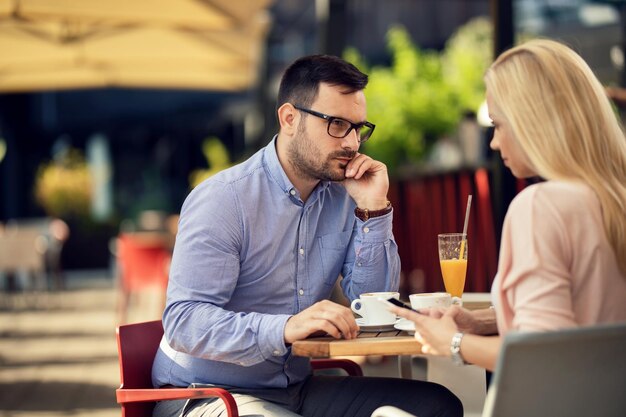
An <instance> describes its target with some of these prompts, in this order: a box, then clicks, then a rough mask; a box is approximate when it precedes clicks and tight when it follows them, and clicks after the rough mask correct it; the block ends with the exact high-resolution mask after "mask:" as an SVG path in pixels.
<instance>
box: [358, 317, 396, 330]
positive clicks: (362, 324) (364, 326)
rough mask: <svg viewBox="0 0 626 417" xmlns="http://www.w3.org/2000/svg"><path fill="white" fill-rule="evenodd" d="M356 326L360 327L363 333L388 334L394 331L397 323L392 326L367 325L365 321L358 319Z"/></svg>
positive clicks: (391, 324)
mask: <svg viewBox="0 0 626 417" xmlns="http://www.w3.org/2000/svg"><path fill="white" fill-rule="evenodd" d="M356 324H357V325H358V326H359V328H360V329H361V331H362V332H388V331H391V330H393V329H394V327H395V325H396V323H390V324H367V323H365V319H363V318H357V319H356Z"/></svg>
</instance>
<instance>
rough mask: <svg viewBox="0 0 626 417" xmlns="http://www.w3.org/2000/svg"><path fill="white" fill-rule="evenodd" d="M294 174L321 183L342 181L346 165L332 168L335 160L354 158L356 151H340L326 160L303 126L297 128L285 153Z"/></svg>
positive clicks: (344, 177)
mask: <svg viewBox="0 0 626 417" xmlns="http://www.w3.org/2000/svg"><path fill="white" fill-rule="evenodd" d="M287 153H288V155H289V160H290V162H291V165H292V167H293V169H294V170H295V172H296V174H297V175H299V176H300V177H303V178H307V179H312V180H321V181H343V180H345V179H346V165H347V164H343V163H340V164H339V169H337V168H333V165H334V164H336V163H337V162H338V161H337V160H336V159H335V158H350V159H352V158H354V156H355V155H356V151H350V150H342V151H337V152H333V153H331V154H329V155H328V156H326V158H324V157H323V155H322V154H321V153H320V151H319V148H317V147H316V146H315V145H314V143H313V141H312V139H311V138H310V137H309V136H308V135H307V133H306V130H305V128H304V127H303V126H300V127H298V131H297V132H296V137H294V139H293V141H292V142H291V144H290V146H289V149H288V151H287Z"/></svg>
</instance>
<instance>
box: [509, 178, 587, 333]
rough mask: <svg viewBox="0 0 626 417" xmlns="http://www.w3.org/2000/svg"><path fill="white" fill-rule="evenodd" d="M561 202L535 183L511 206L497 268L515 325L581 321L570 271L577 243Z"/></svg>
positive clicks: (560, 325)
mask: <svg viewBox="0 0 626 417" xmlns="http://www.w3.org/2000/svg"><path fill="white" fill-rule="evenodd" d="M562 203H563V202H558V199H554V198H551V196H548V195H547V193H545V192H541V190H540V189H539V188H538V187H537V188H536V187H531V188H530V189H526V190H524V191H523V192H522V193H520V194H519V195H518V196H517V197H516V198H515V200H514V201H513V202H512V203H511V206H510V207H509V211H508V213H507V216H506V219H505V224H504V227H503V232H502V248H501V254H500V256H501V262H500V265H499V271H498V273H499V274H501V279H502V296H503V300H504V301H505V302H506V303H507V304H508V306H509V308H510V310H511V311H512V312H513V317H512V323H511V324H512V330H530V331H542V330H552V329H558V328H565V327H571V326H575V325H576V321H575V316H574V311H573V308H572V297H571V280H570V273H569V269H570V268H569V265H571V259H570V258H571V254H572V250H571V248H572V242H571V241H570V240H569V236H568V234H567V227H566V224H565V222H564V217H563V214H562V212H561V210H562V207H563V204H562Z"/></svg>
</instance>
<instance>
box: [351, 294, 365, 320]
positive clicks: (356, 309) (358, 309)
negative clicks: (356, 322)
mask: <svg viewBox="0 0 626 417" xmlns="http://www.w3.org/2000/svg"><path fill="white" fill-rule="evenodd" d="M357 306H358V307H357ZM350 308H351V309H352V311H354V312H355V313H356V314H358V315H359V316H361V317H363V311H362V310H363V303H361V300H360V299H359V298H356V299H354V300H352V304H350Z"/></svg>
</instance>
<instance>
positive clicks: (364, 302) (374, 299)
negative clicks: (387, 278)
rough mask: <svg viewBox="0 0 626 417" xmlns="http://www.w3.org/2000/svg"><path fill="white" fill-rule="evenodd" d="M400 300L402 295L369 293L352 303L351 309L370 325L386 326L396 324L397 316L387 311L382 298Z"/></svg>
mask: <svg viewBox="0 0 626 417" xmlns="http://www.w3.org/2000/svg"><path fill="white" fill-rule="evenodd" d="M392 297H393V298H397V299H400V293H398V292H393V291H387V292H367V293H363V294H361V295H360V296H359V298H357V299H356V300H354V301H352V304H351V306H350V307H351V308H352V311H354V312H355V313H356V314H358V315H359V316H361V317H363V320H364V321H365V323H367V324H368V325H385V324H394V323H395V322H396V315H395V314H394V313H392V312H391V311H389V310H388V309H387V306H386V305H385V304H384V303H381V302H380V300H379V299H380V298H382V299H384V300H387V299H389V298H392Z"/></svg>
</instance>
